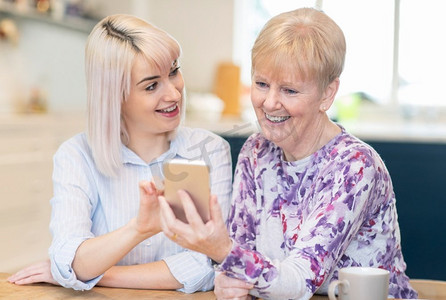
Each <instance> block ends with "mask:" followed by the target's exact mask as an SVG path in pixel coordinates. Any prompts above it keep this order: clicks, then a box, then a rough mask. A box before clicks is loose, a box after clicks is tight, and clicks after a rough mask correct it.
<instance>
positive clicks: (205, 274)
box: [163, 251, 215, 293]
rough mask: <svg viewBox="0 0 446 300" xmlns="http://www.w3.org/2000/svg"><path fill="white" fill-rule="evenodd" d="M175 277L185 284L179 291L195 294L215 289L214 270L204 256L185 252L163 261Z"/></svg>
mask: <svg viewBox="0 0 446 300" xmlns="http://www.w3.org/2000/svg"><path fill="white" fill-rule="evenodd" d="M163 260H164V262H165V263H166V264H167V266H168V268H169V270H170V272H171V273H172V275H173V277H175V279H176V280H178V281H179V282H180V283H181V284H183V288H181V289H179V291H181V292H184V293H194V292H197V291H209V290H211V289H212V288H213V287H214V277H215V272H214V268H213V267H212V265H211V260H210V259H209V258H208V257H207V256H205V255H204V254H201V253H197V252H192V251H184V252H181V253H178V254H176V255H173V256H169V257H166V258H164V259H163Z"/></svg>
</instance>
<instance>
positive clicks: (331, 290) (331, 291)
mask: <svg viewBox="0 0 446 300" xmlns="http://www.w3.org/2000/svg"><path fill="white" fill-rule="evenodd" d="M338 285H343V288H342V289H339V291H338V292H339V293H342V294H344V295H345V294H347V293H348V289H349V287H350V283H349V282H348V281H347V280H333V281H332V282H330V285H329V286H328V299H330V300H337V299H338V298H336V295H335V290H336V286H338Z"/></svg>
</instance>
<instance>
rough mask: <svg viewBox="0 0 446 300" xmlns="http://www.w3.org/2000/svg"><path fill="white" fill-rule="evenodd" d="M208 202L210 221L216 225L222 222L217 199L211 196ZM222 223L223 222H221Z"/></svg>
mask: <svg viewBox="0 0 446 300" xmlns="http://www.w3.org/2000/svg"><path fill="white" fill-rule="evenodd" d="M209 202H210V206H209V209H210V214H211V220H214V221H215V222H216V223H217V224H218V223H222V222H223V214H222V212H221V208H220V204H219V203H218V199H217V196H216V195H211V200H210V201H209ZM223 223H224V222H223Z"/></svg>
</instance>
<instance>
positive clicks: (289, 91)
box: [283, 88, 298, 95]
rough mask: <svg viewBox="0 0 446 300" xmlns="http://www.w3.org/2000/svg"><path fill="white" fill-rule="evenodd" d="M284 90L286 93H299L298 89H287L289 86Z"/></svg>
mask: <svg viewBox="0 0 446 300" xmlns="http://www.w3.org/2000/svg"><path fill="white" fill-rule="evenodd" d="M283 91H284V92H285V93H287V94H289V95H295V94H297V93H298V91H296V90H293V89H287V88H284V89H283Z"/></svg>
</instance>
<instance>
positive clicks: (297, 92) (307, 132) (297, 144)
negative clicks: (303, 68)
mask: <svg viewBox="0 0 446 300" xmlns="http://www.w3.org/2000/svg"><path fill="white" fill-rule="evenodd" d="M295 73H296V72H295V71H294V72H293V70H292V68H286V69H285V70H284V69H280V70H275V69H274V67H273V66H271V64H268V63H266V64H257V67H256V69H255V70H254V72H253V76H252V86H251V101H252V105H253V107H254V111H255V113H256V116H257V119H258V122H259V124H260V127H261V128H262V132H263V134H264V136H265V137H266V138H267V139H269V140H270V141H272V142H274V143H275V144H276V145H278V146H279V147H281V148H282V149H283V150H284V152H285V154H287V153H295V152H296V151H297V152H299V151H300V150H302V151H307V150H308V149H309V150H311V149H312V148H313V145H315V144H318V143H319V138H320V133H321V132H322V131H323V129H324V126H326V125H327V121H328V118H327V116H326V114H325V111H326V110H327V109H328V108H329V107H330V105H331V103H332V100H333V97H334V94H331V93H332V92H333V88H335V89H336V90H337V82H334V83H333V84H334V85H333V84H331V85H329V87H327V89H326V90H325V91H324V92H321V91H320V90H319V88H318V84H317V83H316V82H315V81H314V80H309V79H306V80H302V79H301V77H300V76H298V74H295ZM332 95H333V97H332ZM309 150H308V151H309ZM302 154H303V155H302V156H305V153H302ZM307 154H310V153H307ZM299 156H300V155H293V157H299Z"/></svg>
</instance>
